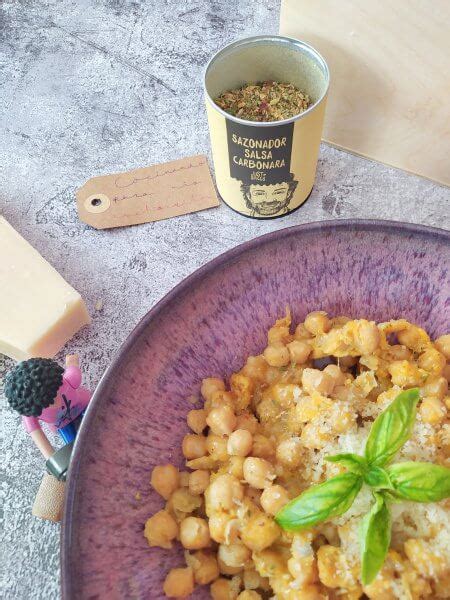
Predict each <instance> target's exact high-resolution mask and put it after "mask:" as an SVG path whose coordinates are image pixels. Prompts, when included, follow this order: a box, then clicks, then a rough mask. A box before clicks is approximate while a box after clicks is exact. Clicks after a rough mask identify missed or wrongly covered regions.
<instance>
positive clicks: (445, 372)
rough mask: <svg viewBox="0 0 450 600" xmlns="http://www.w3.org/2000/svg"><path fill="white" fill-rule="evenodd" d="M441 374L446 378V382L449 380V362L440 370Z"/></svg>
mask: <svg viewBox="0 0 450 600" xmlns="http://www.w3.org/2000/svg"><path fill="white" fill-rule="evenodd" d="M442 375H443V377H444V378H445V379H446V380H447V382H449V381H450V364H447V365H445V367H444V370H443V371H442Z"/></svg>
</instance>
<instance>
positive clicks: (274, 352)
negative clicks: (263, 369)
mask: <svg viewBox="0 0 450 600" xmlns="http://www.w3.org/2000/svg"><path fill="white" fill-rule="evenodd" d="M263 354H264V358H265V359H266V361H267V364H268V365H270V366H271V367H285V366H286V365H288V364H289V362H290V360H291V357H290V354H289V350H288V349H287V348H286V346H281V345H279V346H267V348H266V349H265V350H264V353H263Z"/></svg>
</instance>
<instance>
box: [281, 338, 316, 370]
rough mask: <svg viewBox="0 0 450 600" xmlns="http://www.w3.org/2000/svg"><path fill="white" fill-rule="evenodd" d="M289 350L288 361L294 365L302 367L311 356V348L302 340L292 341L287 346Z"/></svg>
mask: <svg viewBox="0 0 450 600" xmlns="http://www.w3.org/2000/svg"><path fill="white" fill-rule="evenodd" d="M287 349H288V350H289V355H290V360H291V362H293V363H295V364H296V365H302V364H303V363H305V362H306V361H307V360H308V356H309V355H310V354H311V351H312V348H311V346H310V345H309V344H307V343H306V342H303V341H302V340H294V341H293V342H290V343H289V344H288V345H287Z"/></svg>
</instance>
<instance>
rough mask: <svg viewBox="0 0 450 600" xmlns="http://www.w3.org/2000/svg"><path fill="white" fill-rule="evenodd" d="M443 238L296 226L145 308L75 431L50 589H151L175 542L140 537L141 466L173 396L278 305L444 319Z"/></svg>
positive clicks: (167, 422)
mask: <svg viewBox="0 0 450 600" xmlns="http://www.w3.org/2000/svg"><path fill="white" fill-rule="evenodd" d="M449 241H450V234H449V233H447V232H445V231H443V230H439V229H431V228H425V227H420V226H416V225H405V224H401V223H392V222H388V221H331V222H322V223H311V224H306V225H300V226H297V227H292V228H289V229H283V230H281V231H276V232H274V233H271V234H269V235H265V236H262V237H259V238H257V239H255V240H252V241H250V242H247V243H245V244H242V245H241V246H238V247H237V248H234V249H233V250H230V251H229V252H226V253H225V254H223V255H222V256H219V257H218V258H216V259H214V260H213V261H211V262H210V263H208V264H207V265H205V266H204V267H202V268H201V269H199V270H198V271H196V272H195V273H194V274H193V275H191V276H190V277H188V278H187V279H185V280H184V281H183V282H182V283H180V284H179V285H178V286H177V287H176V288H175V289H174V290H173V291H172V292H170V293H169V294H168V295H167V296H166V297H165V298H164V299H163V300H161V302H159V303H158V304H157V305H156V306H155V307H154V308H152V309H151V310H150V311H149V312H148V314H147V315H146V316H145V317H144V318H143V319H142V321H141V322H140V323H139V325H138V326H137V327H136V328H135V330H134V331H133V332H132V334H131V335H130V336H129V337H128V339H127V341H126V342H125V343H124V345H123V346H122V348H121V350H120V352H119V353H118V356H117V357H116V358H115V360H114V362H113V363H112V365H111V366H110V367H109V369H108V370H107V371H106V373H105V375H104V376H103V378H102V380H101V382H100V384H99V386H98V387H97V390H96V392H95V394H94V398H93V401H92V403H91V406H90V408H89V411H88V413H87V415H86V417H85V419H84V423H83V426H82V428H81V431H80V434H79V436H78V441H77V444H76V449H75V451H74V456H73V461H72V466H71V472H70V477H69V481H68V485H67V498H66V508H65V518H64V522H63V527H62V551H61V555H62V590H63V597H64V598H65V599H71V600H72V599H73V600H84V599H90V600H94V599H100V598H107V599H108V600H113V599H115V598H126V599H130V598H142V599H145V600H149V599H152V600H153V599H155V600H156V599H158V598H162V597H163V595H162V581H163V579H164V576H165V574H166V572H167V571H168V569H169V568H171V567H173V566H177V565H181V564H182V552H181V549H178V550H177V551H166V550H160V549H150V548H149V547H148V546H147V542H146V540H145V539H144V537H143V534H142V531H143V524H144V522H145V520H146V519H147V518H148V517H149V516H150V515H151V514H152V513H154V512H155V511H156V510H159V509H160V508H161V507H162V505H163V502H162V500H161V498H159V497H158V496H157V494H156V493H154V492H153V491H151V490H150V486H149V478H150V472H151V470H152V468H153V466H154V465H156V464H158V463H164V462H168V461H170V462H174V463H175V464H177V465H181V464H182V457H181V452H180V450H179V448H180V445H181V439H182V437H183V435H184V434H185V433H186V431H187V426H186V422H185V417H186V413H187V411H188V410H189V409H190V408H192V405H190V404H189V403H188V402H187V400H186V399H187V397H188V396H190V395H191V394H196V393H198V390H199V384H200V381H201V379H202V378H203V377H206V376H211V375H218V376H223V377H227V376H228V375H230V373H231V372H233V371H234V370H237V369H239V368H240V367H241V365H242V364H243V361H244V360H245V358H246V357H247V356H248V355H249V354H255V353H259V352H261V350H262V349H263V348H264V345H265V339H266V331H267V329H268V327H269V326H270V325H271V324H272V323H273V322H274V320H275V319H276V318H277V317H280V316H281V315H283V314H284V310H285V307H286V305H289V306H290V307H291V308H292V311H293V317H294V320H295V321H297V320H298V319H303V318H304V317H305V315H306V313H307V312H309V311H311V310H315V309H322V310H326V311H328V312H329V313H330V314H331V315H348V316H351V317H367V318H369V319H375V320H388V319H393V318H397V317H400V316H402V317H406V318H407V319H409V320H411V321H413V322H415V323H418V324H419V325H421V326H423V327H425V329H426V330H427V331H428V332H430V333H431V335H432V336H438V335H441V334H442V333H444V332H447V331H449V330H450V324H449V313H448V303H449V272H448V266H449V265H450V243H449ZM138 491H139V492H140V493H141V495H142V499H141V500H139V501H138V500H136V499H135V494H136V492H138ZM194 596H195V598H207V597H208V591H207V589H201V590H198V591H197V592H196V593H195V594H194Z"/></svg>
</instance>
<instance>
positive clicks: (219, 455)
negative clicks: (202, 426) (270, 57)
mask: <svg viewBox="0 0 450 600" xmlns="http://www.w3.org/2000/svg"><path fill="white" fill-rule="evenodd" d="M206 449H207V451H208V453H209V454H210V455H211V456H212V457H213V458H215V459H216V460H221V461H224V460H227V458H228V453H227V440H226V438H223V437H221V436H220V435H215V434H214V433H210V434H209V435H208V437H207V438H206Z"/></svg>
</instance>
